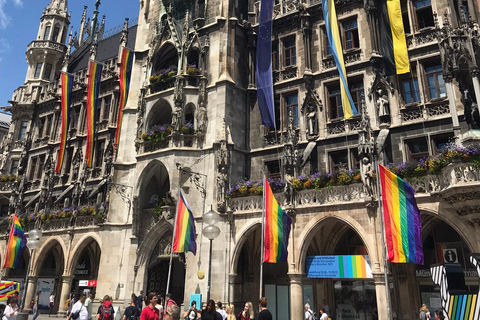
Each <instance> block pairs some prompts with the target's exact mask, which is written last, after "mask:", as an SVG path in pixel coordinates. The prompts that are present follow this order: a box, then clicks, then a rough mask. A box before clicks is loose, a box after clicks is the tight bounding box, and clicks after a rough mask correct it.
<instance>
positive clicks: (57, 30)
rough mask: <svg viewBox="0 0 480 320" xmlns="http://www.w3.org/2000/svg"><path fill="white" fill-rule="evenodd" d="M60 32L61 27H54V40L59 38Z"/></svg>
mask: <svg viewBox="0 0 480 320" xmlns="http://www.w3.org/2000/svg"><path fill="white" fill-rule="evenodd" d="M59 34H60V28H59V27H55V28H53V37H52V41H55V42H56V41H57V40H58V35H59Z"/></svg>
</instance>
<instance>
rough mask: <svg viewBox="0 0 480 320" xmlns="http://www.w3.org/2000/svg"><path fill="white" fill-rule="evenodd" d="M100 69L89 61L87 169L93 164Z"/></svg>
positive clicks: (97, 64) (93, 62)
mask: <svg viewBox="0 0 480 320" xmlns="http://www.w3.org/2000/svg"><path fill="white" fill-rule="evenodd" d="M102 69H103V65H102V64H101V63H98V62H96V61H93V60H90V66H89V69H88V86H87V150H86V152H85V159H86V160H87V167H89V168H91V167H92V162H93V144H94V141H95V124H96V113H97V112H96V111H97V104H98V93H99V92H100V82H101V78H102Z"/></svg>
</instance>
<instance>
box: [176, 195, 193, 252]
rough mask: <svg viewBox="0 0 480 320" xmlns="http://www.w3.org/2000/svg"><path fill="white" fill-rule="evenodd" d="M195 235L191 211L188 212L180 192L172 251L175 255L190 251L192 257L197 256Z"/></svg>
mask: <svg viewBox="0 0 480 320" xmlns="http://www.w3.org/2000/svg"><path fill="white" fill-rule="evenodd" d="M195 235H196V230H195V220H194V219H193V214H192V210H190V207H189V206H188V203H187V201H186V200H185V197H184V196H183V192H182V191H181V190H180V197H179V199H178V209H177V217H176V219H175V234H174V235H173V248H172V251H173V252H177V253H180V252H187V251H190V252H191V253H193V254H194V255H195V254H197V243H196V242H195Z"/></svg>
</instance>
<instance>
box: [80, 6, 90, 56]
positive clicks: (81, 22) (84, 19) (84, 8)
mask: <svg viewBox="0 0 480 320" xmlns="http://www.w3.org/2000/svg"><path fill="white" fill-rule="evenodd" d="M87 8H88V7H87V6H84V7H83V14H82V19H81V20H80V31H79V32H78V46H79V47H80V46H81V45H82V43H83V38H84V35H85V22H86V21H87Z"/></svg>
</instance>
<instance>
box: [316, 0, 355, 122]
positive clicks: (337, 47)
mask: <svg viewBox="0 0 480 320" xmlns="http://www.w3.org/2000/svg"><path fill="white" fill-rule="evenodd" d="M322 8H323V19H324V20H325V30H326V32H327V40H328V44H329V45H330V48H331V49H332V54H333V59H334V60H335V64H336V65H337V69H338V74H339V76H340V93H341V97H342V109H343V116H344V117H345V119H349V118H351V117H352V116H353V115H356V114H358V111H357V108H356V107H355V103H353V99H352V95H351V94H350V91H348V81H347V71H346V69H345V62H344V60H343V49H342V42H341V41H340V32H339V31H338V21H337V13H336V11H335V1H334V0H322ZM339 116H341V115H339Z"/></svg>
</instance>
